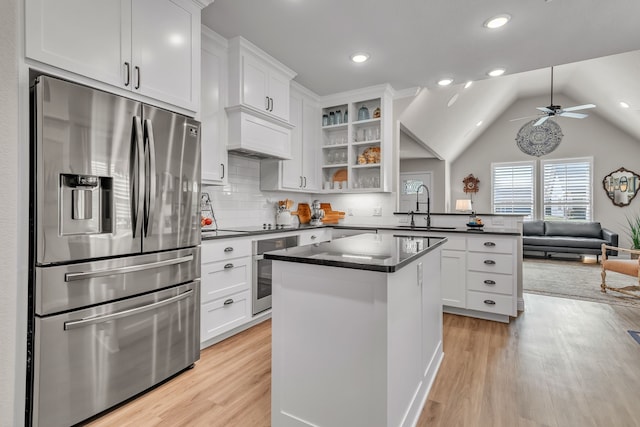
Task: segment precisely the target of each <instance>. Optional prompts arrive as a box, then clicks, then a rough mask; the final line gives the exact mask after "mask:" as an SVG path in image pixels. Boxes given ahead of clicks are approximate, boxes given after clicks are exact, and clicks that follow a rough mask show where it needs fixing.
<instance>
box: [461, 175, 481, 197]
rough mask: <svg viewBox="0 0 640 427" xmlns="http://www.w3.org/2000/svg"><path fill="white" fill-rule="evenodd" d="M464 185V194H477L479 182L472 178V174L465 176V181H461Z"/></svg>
mask: <svg viewBox="0 0 640 427" xmlns="http://www.w3.org/2000/svg"><path fill="white" fill-rule="evenodd" d="M462 182H463V183H464V188H463V191H464V192H465V193H477V192H478V183H479V182H480V180H479V179H478V178H476V177H475V176H473V174H469V175H467V177H466V178H465V179H463V180H462Z"/></svg>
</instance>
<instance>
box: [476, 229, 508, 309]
mask: <svg viewBox="0 0 640 427" xmlns="http://www.w3.org/2000/svg"><path fill="white" fill-rule="evenodd" d="M467 247H468V248H469V252H468V254H467V308H468V309H469V310H476V311H481V312H484V313H491V314H493V315H497V316H504V317H503V318H502V319H500V318H498V319H496V320H503V321H508V316H516V315H517V314H518V311H517V289H516V288H517V280H516V276H517V256H516V254H517V247H516V239H515V238H507V237H498V236H489V235H487V236H481V237H476V236H473V237H468V238H467ZM505 319H506V320H505Z"/></svg>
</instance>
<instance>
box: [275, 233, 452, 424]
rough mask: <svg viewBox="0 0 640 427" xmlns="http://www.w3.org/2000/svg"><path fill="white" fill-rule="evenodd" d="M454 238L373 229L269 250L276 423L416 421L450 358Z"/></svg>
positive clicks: (392, 422)
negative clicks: (446, 330)
mask: <svg viewBox="0 0 640 427" xmlns="http://www.w3.org/2000/svg"><path fill="white" fill-rule="evenodd" d="M445 241H446V238H436V237H421V236H399V235H379V234H370V233H367V234H361V235H357V236H352V237H346V238H343V239H339V240H335V241H332V242H325V243H320V244H314V245H307V246H300V247H296V248H289V249H284V250H280V251H274V252H268V253H266V254H265V255H264V257H265V258H266V259H271V260H273V312H272V319H273V323H272V330H273V332H272V333H273V338H272V388H271V402H272V403H271V406H272V411H271V414H272V415H271V417H272V418H271V421H272V425H273V426H274V427H284V426H353V427H356V426H367V427H369V426H394V427H395V426H413V425H415V424H416V422H417V420H418V417H419V415H420V412H421V410H422V407H423V405H424V402H425V401H426V398H427V394H428V392H429V389H430V387H431V384H432V382H433V380H434V378H435V375H436V373H437V371H438V368H439V366H440V362H441V361H442V357H443V352H442V302H441V296H440V255H441V248H442V245H443V244H444V243H445Z"/></svg>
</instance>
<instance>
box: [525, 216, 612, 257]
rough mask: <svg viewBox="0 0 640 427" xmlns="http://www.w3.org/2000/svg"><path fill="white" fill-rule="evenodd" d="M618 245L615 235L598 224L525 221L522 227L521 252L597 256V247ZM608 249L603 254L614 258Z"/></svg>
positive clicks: (599, 249) (599, 250) (599, 248)
mask: <svg viewBox="0 0 640 427" xmlns="http://www.w3.org/2000/svg"><path fill="white" fill-rule="evenodd" d="M603 243H606V244H607V245H611V246H618V235H617V234H616V233H614V232H612V231H611V230H607V229H606V228H602V226H601V225H600V223H599V222H569V221H525V222H524V223H523V224H522V249H523V251H536V252H543V253H544V255H545V256H547V255H549V254H550V253H572V254H578V255H586V254H589V255H596V258H598V255H600V254H601V253H602V249H601V245H602V244H603ZM617 254H618V253H617V251H611V250H609V251H608V252H607V255H614V256H615V255H617Z"/></svg>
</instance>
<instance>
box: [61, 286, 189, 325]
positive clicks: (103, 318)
mask: <svg viewBox="0 0 640 427" xmlns="http://www.w3.org/2000/svg"><path fill="white" fill-rule="evenodd" d="M192 293H193V289H189V290H188V291H187V292H185V293H183V294H180V295H176V296H175V297H171V298H167V299H165V300H162V301H158V302H154V303H153V304H148V305H144V306H142V307H136V308H131V309H129V310H124V311H119V312H117V313H112V314H107V315H105V316H97V317H87V318H84V319H80V320H72V321H69V322H64V330H65V331H68V330H70V329H77V328H82V327H83V326H87V325H93V324H96V323H102V322H106V321H109V320H116V319H120V318H122V317H127V316H131V315H134V314H138V313H143V312H145V311H149V310H153V309H155V308H159V307H163V306H165V305H169V304H171V303H174V302H176V301H180V300H183V299H185V298H189V297H190V296H191V294H192Z"/></svg>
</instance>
